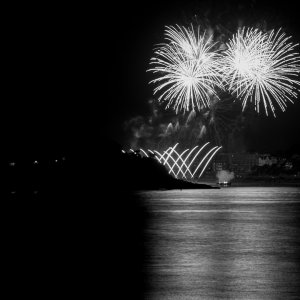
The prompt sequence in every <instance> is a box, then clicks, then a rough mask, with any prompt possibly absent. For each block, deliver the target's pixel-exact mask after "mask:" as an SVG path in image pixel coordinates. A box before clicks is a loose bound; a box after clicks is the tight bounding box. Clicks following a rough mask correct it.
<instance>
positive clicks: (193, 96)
mask: <svg viewBox="0 0 300 300" xmlns="http://www.w3.org/2000/svg"><path fill="white" fill-rule="evenodd" d="M165 37H166V40H167V43H164V44H161V45H159V46H158V48H157V49H156V51H155V57H153V58H152V59H151V62H150V64H151V65H152V66H153V68H151V69H149V70H148V71H152V72H154V73H158V74H159V77H158V78H156V79H154V80H152V81H151V82H150V83H155V84H158V85H157V87H156V88H155V89H154V94H155V93H157V92H161V95H160V96H159V98H158V100H159V101H167V102H168V104H167V107H170V106H172V107H173V108H174V109H175V110H176V113H177V112H178V111H181V110H183V111H189V110H195V109H198V110H200V109H201V107H209V103H210V98H211V96H212V95H215V96H217V93H216V87H220V88H221V87H222V85H221V73H220V70H221V68H220V67H221V65H220V55H219V54H218V53H217V52H216V51H214V50H213V48H214V46H215V44H214V43H213V42H212V36H209V37H207V36H206V34H205V33H204V34H200V27H198V28H197V30H196V32H195V30H194V28H193V26H191V27H190V28H185V27H180V26H178V25H177V26H176V27H173V26H170V27H168V26H167V27H166V30H165ZM217 97H218V96H217Z"/></svg>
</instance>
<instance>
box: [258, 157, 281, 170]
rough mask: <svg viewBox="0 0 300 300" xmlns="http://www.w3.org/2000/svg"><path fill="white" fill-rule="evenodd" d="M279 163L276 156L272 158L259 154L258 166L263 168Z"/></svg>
mask: <svg viewBox="0 0 300 300" xmlns="http://www.w3.org/2000/svg"><path fill="white" fill-rule="evenodd" d="M277 163H278V159H277V158H276V157H275V156H271V155H270V154H259V157H258V165H259V166H260V167H262V166H265V165H267V166H272V165H276V164H277Z"/></svg>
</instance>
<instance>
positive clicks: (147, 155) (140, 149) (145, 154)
mask: <svg viewBox="0 0 300 300" xmlns="http://www.w3.org/2000/svg"><path fill="white" fill-rule="evenodd" d="M140 150H141V151H142V152H143V153H144V154H145V155H146V157H149V155H148V154H147V153H146V152H145V151H144V150H143V149H142V148H140Z"/></svg>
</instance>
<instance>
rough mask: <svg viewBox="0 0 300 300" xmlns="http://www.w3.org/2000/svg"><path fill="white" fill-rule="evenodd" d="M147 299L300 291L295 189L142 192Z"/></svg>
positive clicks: (299, 208) (276, 295) (299, 205)
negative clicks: (147, 217)
mask: <svg viewBox="0 0 300 300" xmlns="http://www.w3.org/2000/svg"><path fill="white" fill-rule="evenodd" d="M142 196H143V197H144V199H145V203H146V205H147V207H148V208H149V209H150V210H151V211H152V220H151V222H150V224H149V226H148V228H147V231H146V234H147V241H148V245H147V247H148V249H150V251H149V253H150V256H149V258H148V261H147V263H146V265H147V269H148V272H149V274H150V282H149V289H148V291H147V296H148V298H147V299H215V298H223V299H224V298H225V299H282V298H283V297H284V298H285V299H294V298H293V297H297V295H300V289H299V287H298V284H299V282H300V265H299V253H300V244H299V241H298V239H299V236H300V229H299V213H300V202H299V200H298V199H300V189H297V188H228V189H221V190H199V191H194V190H186V191H164V192H146V193H142Z"/></svg>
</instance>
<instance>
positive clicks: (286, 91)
mask: <svg viewBox="0 0 300 300" xmlns="http://www.w3.org/2000/svg"><path fill="white" fill-rule="evenodd" d="M290 39H291V37H287V36H286V35H285V33H283V32H282V31H281V30H280V29H279V30H278V31H277V32H275V31H274V30H272V31H271V32H269V33H263V32H262V31H260V30H258V29H253V28H242V29H241V30H239V31H238V32H237V34H236V35H234V36H233V37H232V39H231V40H230V41H229V42H228V43H227V47H228V48H227V50H226V51H225V52H224V58H223V73H224V76H225V77H224V78H225V83H226V86H227V88H228V89H229V91H230V92H231V93H232V94H234V95H236V96H237V97H238V98H239V99H241V100H242V101H243V102H242V103H243V109H244V108H245V107H246V105H247V103H248V102H252V101H253V100H254V104H255V109H256V111H257V112H259V109H260V104H261V102H262V103H263V106H264V109H265V112H266V115H268V111H269V109H271V111H272V113H273V115H274V116H275V107H274V105H273V102H275V103H277V105H278V106H279V107H280V108H281V110H282V111H285V108H286V106H287V102H292V103H293V98H295V97H296V96H297V91H299V84H300V82H299V80H298V79H297V76H298V73H299V72H300V56H299V53H297V52H296V51H295V47H296V46H297V44H293V43H292V42H291V41H290Z"/></svg>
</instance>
